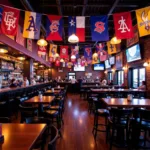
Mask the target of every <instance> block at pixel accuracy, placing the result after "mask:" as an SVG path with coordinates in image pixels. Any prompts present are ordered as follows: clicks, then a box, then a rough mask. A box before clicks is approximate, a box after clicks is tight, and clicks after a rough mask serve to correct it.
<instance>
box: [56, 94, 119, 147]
mask: <svg viewBox="0 0 150 150" xmlns="http://www.w3.org/2000/svg"><path fill="white" fill-rule="evenodd" d="M87 106H88V105H87V101H85V100H83V99H80V96H79V95H72V94H68V97H67V100H66V103H65V112H64V126H63V128H62V135H63V137H62V138H59V139H58V140H57V150H109V144H106V142H105V133H102V132H99V133H98V136H97V140H96V141H94V138H93V134H92V127H93V118H94V117H93V114H89V113H88V111H87ZM102 121H103V120H102ZM113 150H119V148H118V149H117V148H115V147H113Z"/></svg>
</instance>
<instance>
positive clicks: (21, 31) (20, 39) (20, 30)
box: [16, 26, 25, 46]
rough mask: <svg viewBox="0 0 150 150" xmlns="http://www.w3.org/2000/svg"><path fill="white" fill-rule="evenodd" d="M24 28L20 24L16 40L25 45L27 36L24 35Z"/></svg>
mask: <svg viewBox="0 0 150 150" xmlns="http://www.w3.org/2000/svg"><path fill="white" fill-rule="evenodd" d="M22 33H23V30H22V28H21V26H18V31H17V35H16V42H17V43H18V44H20V45H22V46H25V38H24V37H23V34H22Z"/></svg>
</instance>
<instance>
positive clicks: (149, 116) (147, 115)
mask: <svg viewBox="0 0 150 150" xmlns="http://www.w3.org/2000/svg"><path fill="white" fill-rule="evenodd" d="M143 121H144V122H147V123H150V110H146V109H141V110H140V123H142V122H143Z"/></svg>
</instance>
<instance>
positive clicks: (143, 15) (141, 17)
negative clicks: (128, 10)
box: [135, 6, 150, 37]
mask: <svg viewBox="0 0 150 150" xmlns="http://www.w3.org/2000/svg"><path fill="white" fill-rule="evenodd" d="M135 12H136V17H137V24H138V29H139V34H140V37H142V36H146V35H149V34H150V6H149V7H145V8H142V9H138V10H136V11H135Z"/></svg>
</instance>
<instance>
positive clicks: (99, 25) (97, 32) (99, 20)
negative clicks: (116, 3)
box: [90, 16, 109, 41]
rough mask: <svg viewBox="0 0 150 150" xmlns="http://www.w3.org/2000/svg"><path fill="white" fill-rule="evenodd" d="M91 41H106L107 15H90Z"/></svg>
mask: <svg viewBox="0 0 150 150" xmlns="http://www.w3.org/2000/svg"><path fill="white" fill-rule="evenodd" d="M90 20H91V32H92V41H108V40H109V34H108V17H107V16H91V18H90Z"/></svg>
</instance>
